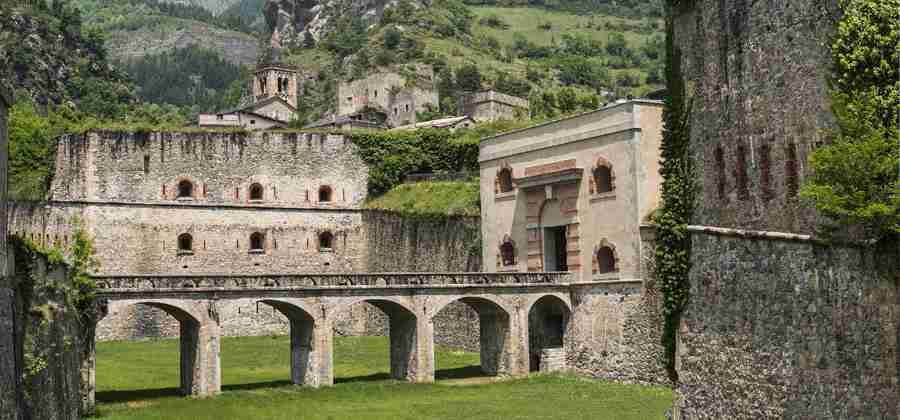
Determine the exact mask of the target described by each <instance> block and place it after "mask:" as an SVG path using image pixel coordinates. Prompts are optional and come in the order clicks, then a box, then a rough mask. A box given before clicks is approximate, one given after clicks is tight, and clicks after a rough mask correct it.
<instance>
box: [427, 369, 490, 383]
mask: <svg viewBox="0 0 900 420" xmlns="http://www.w3.org/2000/svg"><path fill="white" fill-rule="evenodd" d="M482 377H485V378H486V377H489V375H486V374H485V373H484V372H482V371H481V366H479V365H473V366H465V367H461V368H455V369H440V370H435V371H434V379H435V380H438V381H440V380H442V379H468V378H482Z"/></svg>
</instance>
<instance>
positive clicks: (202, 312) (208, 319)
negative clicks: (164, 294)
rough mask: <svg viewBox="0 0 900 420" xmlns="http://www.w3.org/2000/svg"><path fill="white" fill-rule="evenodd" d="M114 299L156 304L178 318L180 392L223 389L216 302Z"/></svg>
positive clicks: (191, 393) (193, 393) (197, 393)
mask: <svg viewBox="0 0 900 420" xmlns="http://www.w3.org/2000/svg"><path fill="white" fill-rule="evenodd" d="M115 303H117V304H119V305H121V306H132V305H143V306H148V307H152V308H156V309H159V310H162V311H163V312H165V313H166V314H167V315H169V316H171V317H172V318H175V320H177V321H178V326H179V354H180V356H179V359H180V364H179V366H180V375H179V376H180V387H179V392H180V393H181V394H182V395H185V396H188V395H189V396H194V397H205V396H210V395H214V394H217V393H219V392H220V391H221V382H222V381H221V366H220V359H219V350H220V347H219V333H220V332H219V324H218V320H217V319H216V316H215V308H214V306H208V305H209V304H208V303H206V302H202V303H201V302H196V301H178V300H171V299H166V300H161V301H156V300H152V301H145V300H138V301H120V302H115ZM201 306H202V307H201ZM91 357H93V355H92V356H91ZM90 366H92V368H95V367H96V364H95V363H90ZM90 375H91V378H93V377H94V375H95V373H94V372H91V374H90ZM94 389H95V388H94V387H91V388H90V390H91V392H93V390H94ZM88 398H91V397H88ZM92 399H93V398H91V400H92Z"/></svg>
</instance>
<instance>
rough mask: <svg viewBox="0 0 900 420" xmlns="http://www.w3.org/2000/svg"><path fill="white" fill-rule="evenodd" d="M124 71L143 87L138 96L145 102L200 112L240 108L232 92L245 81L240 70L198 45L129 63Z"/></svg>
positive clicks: (213, 52) (215, 53)
mask: <svg viewBox="0 0 900 420" xmlns="http://www.w3.org/2000/svg"><path fill="white" fill-rule="evenodd" d="M124 69H125V71H126V72H128V74H130V75H131V77H132V78H133V79H134V81H135V82H136V83H137V85H138V86H139V87H140V88H139V89H138V95H139V97H140V98H141V99H142V100H144V101H147V102H152V103H165V104H172V105H176V106H183V107H192V108H194V109H196V110H197V111H207V112H208V111H213V110H221V109H225V108H229V107H233V106H236V105H237V101H236V100H235V98H234V95H233V94H231V95H230V97H229V91H228V89H229V88H231V87H232V84H233V83H234V82H236V81H243V79H242V77H241V68H240V67H238V66H237V65H234V64H231V63H230V62H228V61H227V60H225V59H223V58H222V57H221V56H219V54H218V53H217V52H215V51H212V50H208V49H205V48H201V47H198V46H195V45H190V46H188V47H186V48H181V49H174V50H172V51H169V52H166V53H163V54H159V55H151V56H144V57H141V58H139V59H136V60H134V61H131V62H128V63H125V65H124ZM238 99H239V98H238Z"/></svg>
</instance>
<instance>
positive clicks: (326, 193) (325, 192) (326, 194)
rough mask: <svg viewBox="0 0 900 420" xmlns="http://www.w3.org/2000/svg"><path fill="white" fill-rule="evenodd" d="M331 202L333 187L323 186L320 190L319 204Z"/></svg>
mask: <svg viewBox="0 0 900 420" xmlns="http://www.w3.org/2000/svg"><path fill="white" fill-rule="evenodd" d="M329 201H331V187H329V186H327V185H323V186H322V187H320V188H319V202H320V203H327V202H329Z"/></svg>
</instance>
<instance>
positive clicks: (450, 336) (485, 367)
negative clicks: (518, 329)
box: [432, 297, 512, 379]
mask: <svg viewBox="0 0 900 420" xmlns="http://www.w3.org/2000/svg"><path fill="white" fill-rule="evenodd" d="M432 320H433V325H434V337H435V343H436V344H439V343H441V342H440V341H439V340H441V339H443V340H441V341H443V343H441V344H444V345H449V346H451V347H453V348H454V349H456V350H463V351H471V352H478V354H479V359H478V360H479V366H478V367H477V368H476V369H473V368H474V367H475V366H458V365H460V362H459V361H458V360H453V361H447V362H444V361H442V360H440V358H436V360H435V378H436V379H449V378H461V377H471V376H479V375H488V376H496V375H500V374H506V373H510V364H511V362H510V357H511V354H512V350H511V349H510V340H511V338H510V315H509V312H508V311H507V310H506V309H504V308H503V307H501V306H500V305H498V304H497V303H496V302H493V301H491V300H489V299H487V298H483V297H464V298H461V299H457V300H454V301H453V302H450V303H449V304H448V305H446V306H444V307H443V308H441V309H440V310H439V311H438V312H437V313H436V314H435V316H434V317H433V318H432ZM445 364H446V365H450V366H446V365H445Z"/></svg>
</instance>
